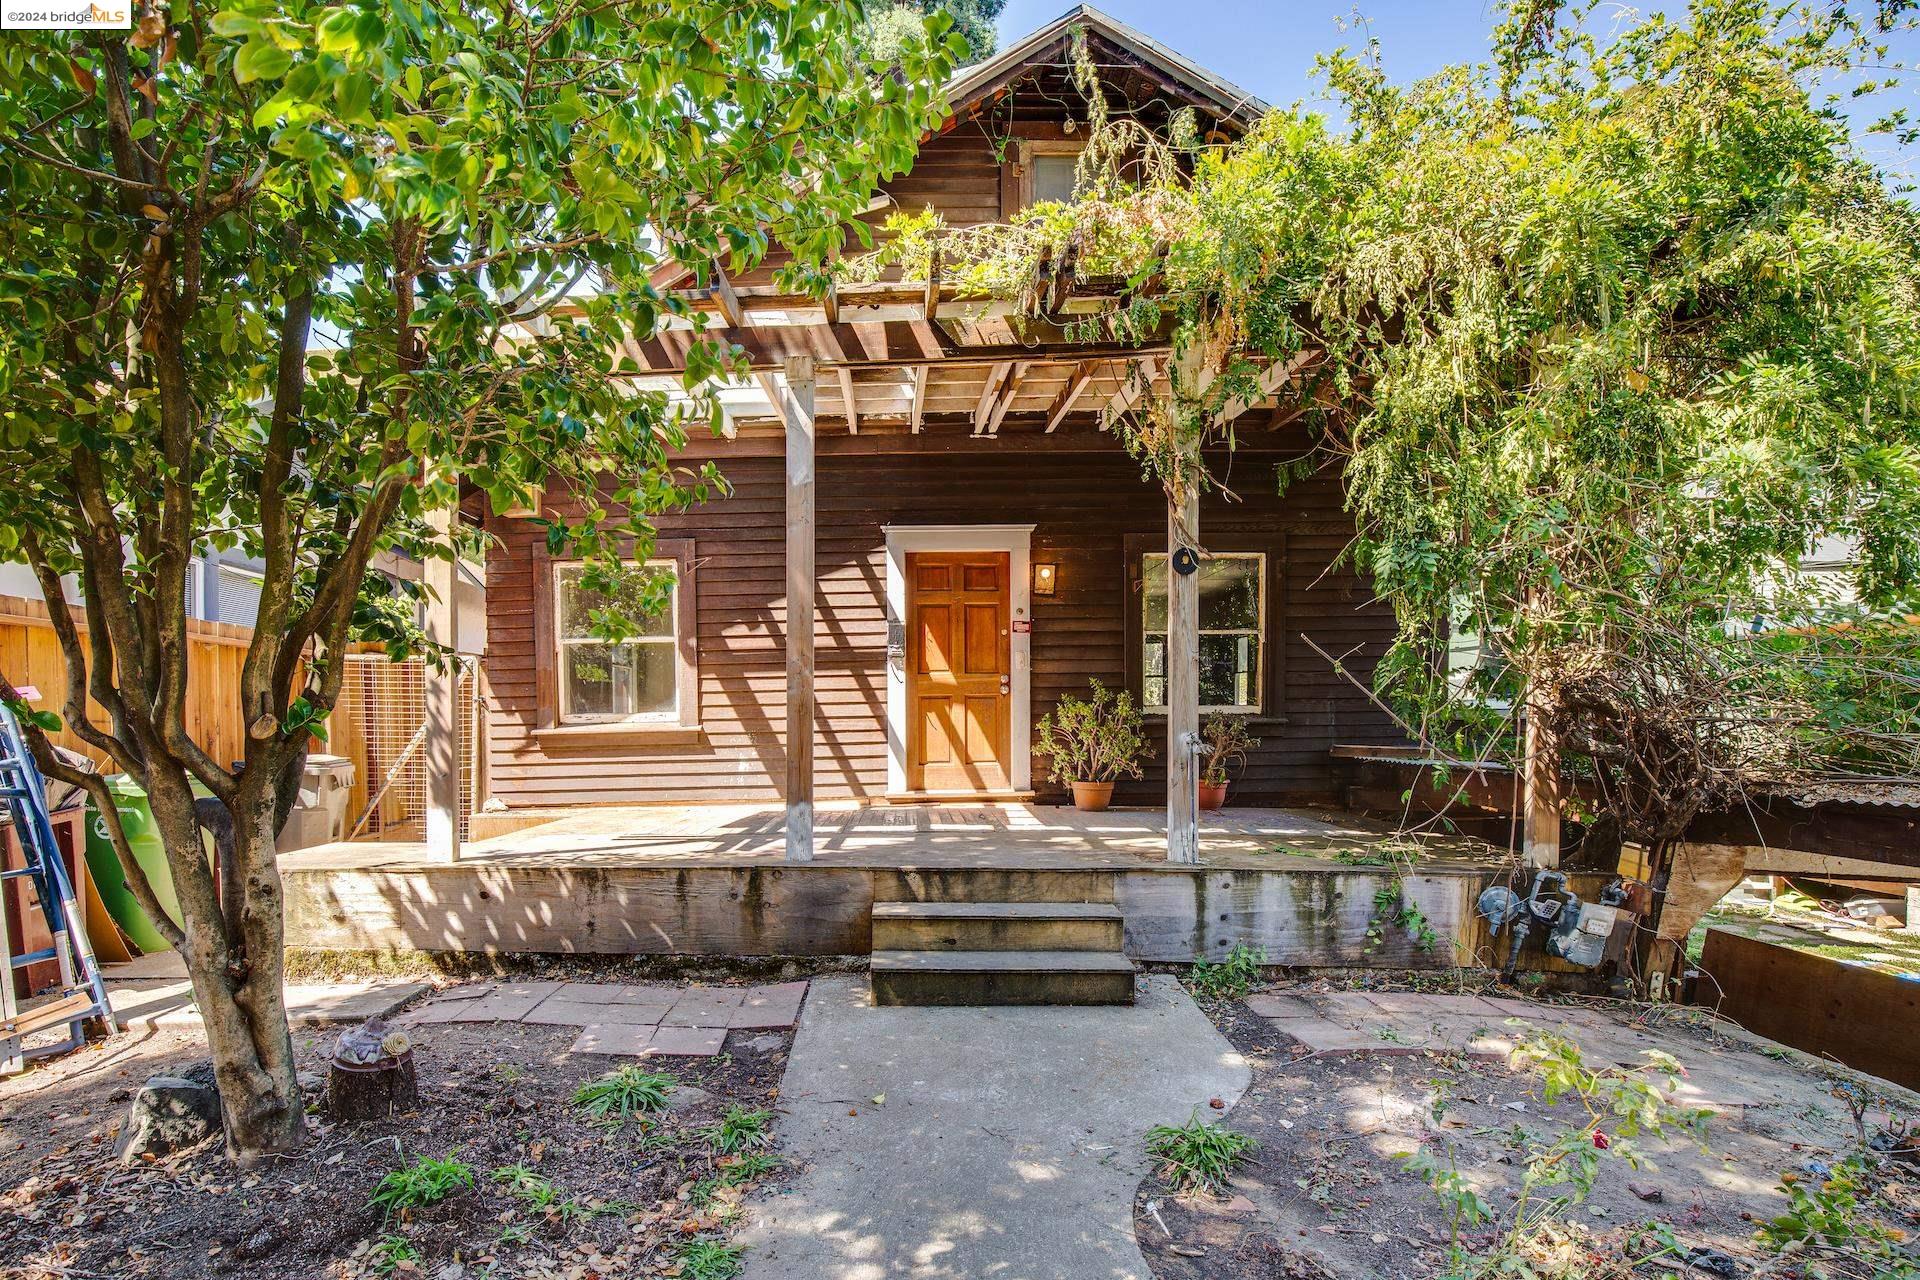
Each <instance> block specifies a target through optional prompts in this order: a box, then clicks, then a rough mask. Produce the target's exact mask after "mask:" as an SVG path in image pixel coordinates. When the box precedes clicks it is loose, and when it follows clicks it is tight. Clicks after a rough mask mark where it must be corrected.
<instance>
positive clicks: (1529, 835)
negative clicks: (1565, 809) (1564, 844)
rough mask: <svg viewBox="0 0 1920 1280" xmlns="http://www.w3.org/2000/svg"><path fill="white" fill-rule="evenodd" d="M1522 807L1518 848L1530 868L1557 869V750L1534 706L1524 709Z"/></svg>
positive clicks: (1558, 755)
mask: <svg viewBox="0 0 1920 1280" xmlns="http://www.w3.org/2000/svg"><path fill="white" fill-rule="evenodd" d="M1525 734H1526V740H1525V744H1524V748H1525V759H1524V762H1523V768H1524V772H1525V775H1526V776H1525V778H1524V782H1525V784H1526V786H1525V792H1526V797H1525V803H1526V809H1525V814H1524V817H1523V820H1522V821H1523V825H1522V828H1521V847H1522V852H1523V853H1524V854H1525V856H1526V860H1527V865H1528V866H1530V867H1557V866H1559V865H1560V749H1559V747H1558V745H1557V744H1556V743H1555V742H1554V740H1553V733H1552V731H1551V730H1550V729H1548V728H1547V726H1546V725H1545V724H1543V723H1542V722H1541V717H1540V715H1539V713H1538V710H1537V705H1536V704H1534V703H1529V704H1528V705H1527V709H1526V726H1525Z"/></svg>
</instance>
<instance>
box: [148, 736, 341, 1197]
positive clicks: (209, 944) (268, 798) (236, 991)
mask: <svg viewBox="0 0 1920 1280" xmlns="http://www.w3.org/2000/svg"><path fill="white" fill-rule="evenodd" d="M166 775H171V776H166ZM263 792H264V794H262V793H263ZM240 797H241V798H240V799H239V800H238V801H237V803H238V804H239V805H241V806H242V807H243V809H244V811H242V812H236V813H233V814H232V817H233V842H234V851H233V858H232V866H233V868H234V870H235V871H236V872H237V873H238V875H239V876H240V877H241V878H242V880H243V883H242V884H241V885H240V886H238V890H239V891H238V892H231V891H229V892H226V893H216V891H215V888H214V883H213V876H212V874H211V873H210V871H209V868H208V861H207V853H206V848H205V845H204V843H203V841H202V836H201V832H200V827H199V824H198V823H197V822H196V820H195V818H194V812H193V797H192V793H191V791H190V790H189V789H188V787H187V784H186V779H185V776H184V774H182V773H180V772H179V771H178V770H165V769H158V768H156V769H153V770H150V771H149V786H148V802H149V804H150V805H151V806H152V809H153V816H154V825H155V826H156V827H157V828H158V830H159V832H160V836H161V839H162V841H163V842H164V844H165V846H166V851H167V862H168V866H169V868H170V870H171V871H172V873H173V880H174V889H175V893H176V896H177V897H178V898H179V901H180V908H181V914H182V916H183V917H184V919H183V924H184V926H185V932H186V938H187V945H186V949H185V954H184V955H183V957H182V958H183V959H184V960H185V961H186V965H187V972H188V974H189V975H190V976H191V977H192V979H193V995H194V1002H195V1004H197V1005H198V1006H199V1009H200V1017H201V1021H202V1022H203V1024H204V1025H205V1027H206V1033H207V1045H208V1047H209V1048H210V1049H211V1050H212V1052H213V1067H214V1079H215V1081H216V1082H217V1083H218V1085H219V1087H220V1102H221V1110H222V1114H223V1116H224V1119H225V1123H226V1140H227V1154H228V1155H229V1156H231V1157H232V1158H233V1159H234V1160H235V1161H236V1162H238V1163H241V1164H248V1163H252V1162H254V1161H256V1160H258V1159H260V1158H262V1157H265V1156H268V1155H272V1154H275V1153H278V1152H285V1151H293V1150H297V1149H298V1148H299V1147H300V1145H301V1143H302V1142H303V1141H304V1140H305V1137H306V1114H305V1106H304V1102H303V1099H302V1098H301V1095H300V1088H299V1083H298V1081H297V1079H296V1078H295V1075H296V1073H295V1061H294V1054H293V1037H292V1035H291V1034H290V1033H289V1031H288V1029H287V1014H286V998H285V992H284V989H283V986H282V981H283V975H284V972H285V963H284V960H285V957H284V953H283V950H282V946H283V941H282V940H283V937H284V926H283V922H282V918H281V882H280V872H279V867H278V865H277V864H276V862H275V860H274V851H273V834H274V832H273V827H274V809H275V805H274V796H273V792H272V791H271V790H270V789H266V788H256V787H243V788H241V791H240ZM223 898H224V899H225V900H226V901H228V902H230V903H234V904H235V905H236V906H237V908H238V911H239V915H238V918H237V919H232V918H227V917H226V916H225V913H223V911H222V910H221V900H222V899H223Z"/></svg>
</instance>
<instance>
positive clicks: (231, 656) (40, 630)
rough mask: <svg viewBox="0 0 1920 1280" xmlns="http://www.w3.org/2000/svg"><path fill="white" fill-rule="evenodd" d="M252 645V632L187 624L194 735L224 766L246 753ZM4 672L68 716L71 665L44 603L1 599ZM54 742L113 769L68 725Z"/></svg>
mask: <svg viewBox="0 0 1920 1280" xmlns="http://www.w3.org/2000/svg"><path fill="white" fill-rule="evenodd" d="M73 616H74V621H75V622H76V623H77V624H78V625H79V626H80V628H81V631H82V634H84V633H85V630H86V619H85V617H84V615H83V614H82V612H81V611H80V610H78V609H75V610H74V611H73ZM252 640H253V632H252V630H250V629H249V628H247V627H236V626H232V625H230V624H227V623H224V622H202V621H199V620H197V619H188V621H187V715H186V722H187V733H188V735H189V736H190V737H192V738H193V740H194V741H195V742H197V743H199V744H200V746H201V747H202V748H203V749H204V750H205V751H206V752H207V754H208V755H211V756H212V757H213V758H214V759H215V760H218V761H220V762H221V763H222V764H230V763H232V762H233V761H235V760H238V759H239V758H240V757H241V755H242V754H243V753H244V751H245V750H246V733H247V729H246V724H245V717H244V716H243V715H242V713H241V707H240V668H241V666H242V664H244V663H245V662H246V657H247V645H248V644H250V643H252ZM0 673H4V674H5V675H6V677H7V679H9V680H11V681H12V682H13V683H14V684H16V685H32V686H34V687H35V688H37V689H39V691H40V701H39V703H38V704H36V705H37V706H38V707H39V708H41V709H44V710H48V711H53V712H56V713H62V714H64V713H63V711H62V708H63V706H64V704H65V702H66V697H67V674H66V673H67V664H66V661H65V659H64V658H63V657H62V656H61V654H60V642H59V640H58V639H57V638H56V637H55V635H54V633H53V623H52V622H51V621H50V620H49V618H48V614H47V605H46V602H45V601H42V600H29V599H26V598H24V597H21V596H6V595H0ZM87 706H88V710H89V711H90V712H91V714H92V716H93V718H94V720H95V722H96V723H99V724H105V723H106V711H105V710H104V709H103V708H102V707H101V706H100V705H99V704H98V703H96V702H94V701H93V700H92V699H91V698H89V699H88V701H87ZM53 741H54V743H55V745H57V746H62V747H66V748H69V749H70V750H73V751H78V752H80V753H81V754H83V755H86V756H90V757H92V758H93V759H94V760H95V761H96V762H98V763H100V764H101V765H102V766H103V767H106V768H109V769H111V768H113V766H112V765H111V764H109V763H108V762H107V761H106V760H105V759H104V758H102V756H101V753H100V752H99V751H97V750H95V749H94V748H92V747H90V746H88V745H87V744H86V743H85V742H83V741H81V740H80V738H79V737H78V736H76V735H75V734H74V733H73V732H72V730H70V729H68V728H66V727H65V726H64V725H63V726H62V727H61V730H60V732H58V733H56V734H54V735H53Z"/></svg>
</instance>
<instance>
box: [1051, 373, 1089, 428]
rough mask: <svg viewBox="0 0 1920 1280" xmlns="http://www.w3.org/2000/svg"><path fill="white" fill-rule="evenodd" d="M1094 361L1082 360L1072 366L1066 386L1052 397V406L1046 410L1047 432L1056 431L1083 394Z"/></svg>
mask: <svg viewBox="0 0 1920 1280" xmlns="http://www.w3.org/2000/svg"><path fill="white" fill-rule="evenodd" d="M1095 363H1096V362H1095V361H1092V360H1082V361H1081V362H1080V363H1079V364H1076V365H1074V366H1073V372H1072V373H1070V374H1068V375H1067V385H1066V386H1064V387H1062V388H1060V394H1059V395H1057V396H1055V397H1054V400H1053V404H1052V406H1051V407H1050V408H1049V409H1048V410H1047V430H1048V431H1049V432H1051V431H1053V430H1055V429H1057V428H1058V427H1059V425H1060V423H1061V422H1062V421H1064V420H1065V418H1066V416H1067V415H1068V414H1069V413H1072V412H1073V406H1074V405H1075V404H1076V403H1078V402H1079V400H1080V397H1081V396H1082V395H1083V394H1085V392H1086V390H1087V385H1088V384H1089V383H1091V382H1092V381H1093V370H1094V365H1095Z"/></svg>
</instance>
